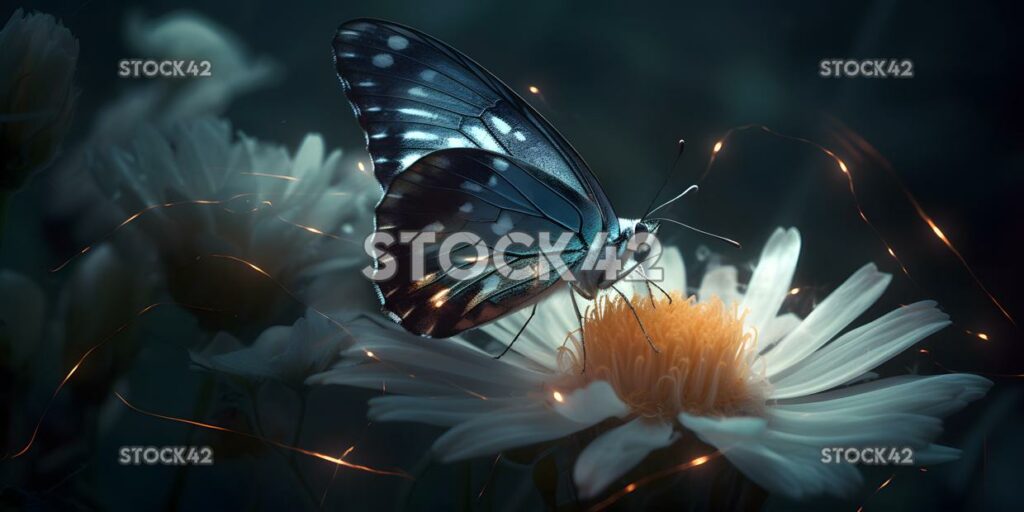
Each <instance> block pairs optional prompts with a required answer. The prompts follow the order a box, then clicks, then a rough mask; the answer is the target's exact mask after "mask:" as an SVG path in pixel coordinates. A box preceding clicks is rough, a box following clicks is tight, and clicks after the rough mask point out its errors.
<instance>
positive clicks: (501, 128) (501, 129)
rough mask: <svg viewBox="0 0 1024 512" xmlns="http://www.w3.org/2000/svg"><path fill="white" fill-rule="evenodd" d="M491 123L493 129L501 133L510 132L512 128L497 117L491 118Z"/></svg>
mask: <svg viewBox="0 0 1024 512" xmlns="http://www.w3.org/2000/svg"><path fill="white" fill-rule="evenodd" d="M491 122H492V123H494V127H495V128H497V129H498V131H499V132H501V133H508V132H510V131H512V126H511V125H509V124H508V123H506V122H505V120H504V119H502V118H500V117H498V116H491Z"/></svg>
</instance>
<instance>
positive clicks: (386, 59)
mask: <svg viewBox="0 0 1024 512" xmlns="http://www.w3.org/2000/svg"><path fill="white" fill-rule="evenodd" d="M394 63H395V58H394V57H392V56H390V55H388V54H386V53H378V54H377V55H374V56H373V65H374V66H377V67H378V68H386V67H390V66H391V65H392V64H394Z"/></svg>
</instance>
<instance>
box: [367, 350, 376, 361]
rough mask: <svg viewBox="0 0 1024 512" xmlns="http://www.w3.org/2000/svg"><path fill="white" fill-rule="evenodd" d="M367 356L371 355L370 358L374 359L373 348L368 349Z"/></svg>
mask: <svg viewBox="0 0 1024 512" xmlns="http://www.w3.org/2000/svg"><path fill="white" fill-rule="evenodd" d="M366 357H369V358H370V359H373V358H374V355H373V351H372V350H367V351H366Z"/></svg>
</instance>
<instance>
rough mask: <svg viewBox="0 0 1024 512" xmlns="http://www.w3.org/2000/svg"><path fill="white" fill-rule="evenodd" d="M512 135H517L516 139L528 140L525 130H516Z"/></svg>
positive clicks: (520, 140)
mask: <svg viewBox="0 0 1024 512" xmlns="http://www.w3.org/2000/svg"><path fill="white" fill-rule="evenodd" d="M512 136H513V137H515V138H516V140H518V141H519V142H526V135H523V132H521V131H518V130H516V132H515V133H513V134H512Z"/></svg>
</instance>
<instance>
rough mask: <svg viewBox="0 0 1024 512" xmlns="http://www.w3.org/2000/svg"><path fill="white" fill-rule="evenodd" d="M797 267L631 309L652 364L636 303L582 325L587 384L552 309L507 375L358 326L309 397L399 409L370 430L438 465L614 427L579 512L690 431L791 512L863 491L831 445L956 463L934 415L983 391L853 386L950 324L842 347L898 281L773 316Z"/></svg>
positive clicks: (473, 358) (856, 278) (671, 272)
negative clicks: (330, 391)
mask: <svg viewBox="0 0 1024 512" xmlns="http://www.w3.org/2000/svg"><path fill="white" fill-rule="evenodd" d="M799 252H800V236H799V234H798V233H797V231H796V230H795V229H790V230H782V229H779V230H778V231H777V232H775V234H774V235H773V236H772V237H771V239H770V240H769V241H768V243H767V245H766V247H765V248H764V250H763V252H762V254H761V258H760V262H759V263H758V265H757V266H756V269H755V270H754V273H753V275H752V277H751V279H750V282H749V285H748V286H747V287H746V290H745V293H744V292H742V291H740V287H739V285H738V282H737V271H736V268H735V267H728V266H723V267H718V268H715V269H712V270H710V271H708V272H707V273H706V274H705V275H704V277H703V281H702V282H701V285H700V288H699V291H698V292H697V294H696V296H695V297H690V298H689V299H684V298H683V296H682V295H680V294H678V293H677V294H674V295H675V298H674V300H672V301H671V302H670V301H669V300H668V299H666V298H664V297H658V298H657V299H656V300H657V303H656V307H655V304H654V300H655V299H654V298H649V297H648V296H637V297H636V298H634V299H633V301H632V304H633V305H634V307H635V308H636V309H637V311H638V314H639V316H640V318H641V319H642V320H643V323H644V325H645V327H646V329H647V331H648V332H650V334H651V336H652V338H653V340H654V343H655V344H656V345H657V346H658V348H659V352H658V353H655V352H654V351H652V350H651V348H650V346H649V345H648V343H647V341H646V339H645V337H644V336H643V334H642V332H641V331H640V329H639V327H638V324H637V321H636V318H634V316H633V314H632V312H631V311H630V309H629V308H628V307H627V306H626V304H625V302H623V301H621V300H617V299H611V300H609V299H603V300H601V302H600V303H599V304H598V307H597V308H596V309H594V310H592V311H591V312H590V313H588V315H587V319H586V322H585V327H584V332H585V333H586V336H585V341H586V351H585V357H586V367H585V370H586V371H583V370H584V367H583V359H582V357H583V354H584V352H583V350H582V348H583V347H582V346H581V345H580V343H579V341H577V339H576V338H575V335H574V330H575V329H576V327H577V326H576V318H575V315H574V314H573V310H572V306H571V304H570V303H569V301H568V299H565V298H562V297H558V296H556V297H552V298H550V299H548V300H547V301H546V302H545V303H544V304H543V305H542V307H540V308H539V309H538V311H537V314H536V317H535V318H534V320H533V322H532V323H531V324H530V326H529V328H528V329H527V330H526V331H525V332H524V334H523V335H522V337H521V338H520V339H519V341H518V342H517V343H516V345H515V348H514V349H513V351H512V352H510V353H508V354H507V355H506V356H505V357H503V358H502V359H500V360H495V359H493V356H492V355H491V354H489V353H487V352H485V351H483V350H480V349H478V348H476V347H475V346H474V345H472V344H470V343H469V342H468V341H466V340H465V339H461V338H453V339H451V340H430V341H424V340H423V339H422V338H419V337H417V336H413V335H409V334H407V333H405V332H404V331H400V330H399V329H396V328H383V327H380V326H377V325H365V324H364V325H361V326H352V327H351V328H350V329H351V330H352V332H353V336H354V338H355V339H356V340H358V341H357V342H355V343H354V345H353V346H352V347H351V348H349V349H347V351H346V359H345V360H343V361H342V362H341V363H340V365H339V367H338V368H337V369H332V370H329V371H327V372H324V373H322V374H320V375H316V376H314V377H311V378H310V380H309V382H310V383H319V384H345V385H352V386H361V387H367V388H375V389H380V388H381V387H384V388H386V389H387V390H388V391H389V392H391V393H396V394H399V395H405V396H384V397H377V398H373V399H371V401H370V410H369V417H370V419H372V420H374V421H415V422H421V423H428V424H433V425H439V426H444V427H450V429H449V430H448V431H447V432H446V433H445V434H444V435H443V436H441V437H440V438H439V439H438V440H437V441H436V442H435V443H434V446H433V449H434V451H435V453H437V454H438V456H440V457H441V458H442V459H443V460H445V461H452V460H459V459H466V458H470V457H477V456H483V455H488V454H493V453H496V452H500V451H503V450H508V449H512V448H516V447H520V446H525V445H530V444H533V443H538V442H543V441H549V440H555V439H560V438H563V437H565V436H568V435H571V434H573V433H575V432H578V431H581V430H584V429H588V428H590V427H594V426H595V425H598V424H599V423H602V422H604V421H605V420H609V419H614V420H617V422H618V426H615V427H614V428H611V429H609V430H606V431H604V432H603V433H601V434H600V435H599V436H598V437H597V438H596V439H595V440H594V441H593V442H591V443H590V444H589V445H588V446H587V447H586V448H585V449H584V450H583V452H582V453H581V454H580V455H579V457H578V459H577V460H576V463H575V468H574V471H573V477H574V480H575V483H576V485H577V487H578V488H579V492H580V494H581V495H582V496H583V497H584V498H593V497H595V496H597V495H599V494H600V493H601V492H602V491H603V490H604V489H606V488H607V487H608V486H609V485H610V484H612V483H613V482H615V481H616V480H617V479H619V478H620V477H621V476H623V475H625V474H626V472H627V471H629V470H630V469H631V468H633V467H634V466H636V465H637V464H639V463H640V462H641V461H642V460H644V458H645V457H646V456H647V455H648V454H649V453H650V452H652V451H654V450H657V449H659V448H663V447H667V446H669V445H670V444H672V443H673V442H675V440H676V439H677V436H678V433H677V432H678V431H681V430H689V431H691V432H693V433H694V434H696V436H697V437H699V438H700V439H701V440H703V441H704V442H706V443H708V444H710V445H712V446H714V447H715V448H717V449H718V450H719V451H720V452H721V453H722V454H723V455H724V456H725V457H726V458H728V459H729V460H730V461H731V462H732V464H734V465H735V466H736V467H737V468H738V469H739V470H740V471H742V472H743V473H744V474H745V475H746V476H747V477H749V478H750V479H751V480H753V481H754V482H756V483H757V484H759V485H761V486H762V487H764V488H766V489H767V490H769V491H771V492H773V493H779V494H782V495H786V496H789V497H793V498H802V497H805V496H810V495H817V494H837V495H843V494H849V493H850V492H852V491H853V490H854V489H856V488H857V486H858V485H859V484H860V482H861V475H860V473H859V471H858V470H857V468H856V466H853V465H848V464H825V463H823V462H822V461H821V450H822V449H823V448H828V447H877V446H893V447H909V448H912V449H913V450H914V451H915V453H914V458H915V463H916V464H921V465H928V464H934V463H939V462H944V461H949V460H952V459H955V458H956V457H957V456H958V453H959V451H958V450H955V449H953V448H949V447H945V446H940V445H936V444H933V443H932V441H933V440H934V439H935V438H936V437H937V436H938V435H939V433H940V432H941V429H942V423H941V420H940V419H939V418H941V417H943V416H946V415H948V414H950V413H952V412H954V411H956V410H959V409H960V408H962V407H963V406H964V405H965V404H967V403H968V402H970V401H972V400H975V399H978V398H979V397H981V396H983V395H984V393H985V392H986V390H987V389H988V387H989V386H990V384H991V383H990V382H989V381H987V380H986V379H984V378H981V377H978V376H974V375H967V374H947V375H939V376H929V377H921V376H903V377H895V378H887V379H881V380H877V381H874V382H871V383H868V384H854V383H855V382H857V381H858V380H860V378H861V377H862V376H864V375H865V373H866V372H869V371H870V370H872V369H874V368H875V367H877V366H878V365H880V364H882V363H884V362H885V361H887V360H889V359H890V358H892V357H893V356H895V355H897V354H899V353H900V352H902V351H903V350H905V349H907V348H908V347H910V346H911V345H913V344H914V343H916V342H918V341H920V340H921V339H923V338H925V337H926V336H928V335H930V334H932V333H934V332H935V331H937V330H939V329H941V328H943V327H944V326H946V325H948V324H949V321H948V320H947V316H946V315H945V314H943V313H942V312H940V311H939V310H938V309H936V307H935V303H933V302H931V301H923V302H918V303H915V304H911V305H908V306H904V307H900V308H898V309H896V310H894V311H892V312H890V313H888V314H886V315H884V316H882V317H880V318H878V319H876V320H874V321H871V322H868V323H867V324H864V325H862V326H860V327H857V328H854V329H851V330H848V331H846V332H845V333H843V334H841V335H840V333H841V332H842V331H843V330H844V329H846V328H847V326H849V325H850V324H851V323H852V322H853V321H854V320H855V319H856V318H858V317H859V316H860V315H861V314H862V313H864V312H865V311H866V310H867V309H868V308H869V307H870V306H871V305H872V304H874V303H875V302H876V300H877V299H878V298H879V297H880V296H881V294H882V293H883V291H884V290H885V289H886V287H887V286H888V284H889V281H890V278H891V276H890V275H888V274H883V273H880V272H878V270H877V269H876V268H875V266H874V265H871V264H869V265H865V266H864V267H862V268H861V269H860V270H858V271H857V272H855V273H854V274H853V275H852V276H851V277H850V278H849V279H848V280H847V281H846V282H845V283H843V284H842V285H841V286H840V287H839V288H837V289H836V290H835V291H833V292H832V293H831V294H830V295H829V296H828V297H827V298H826V299H825V300H823V301H822V302H821V303H820V304H818V306H817V308H815V309H814V310H813V311H812V312H811V313H810V314H808V315H807V317H806V318H802V319H801V318H799V317H798V316H796V315H794V314H792V313H783V314H780V309H781V307H782V305H783V301H784V299H785V297H786V295H787V293H788V292H789V290H790V286H791V280H792V278H793V273H794V270H795V268H796V263H797V258H798V255H799ZM661 265H662V267H664V269H665V272H666V279H665V281H666V282H667V283H671V284H672V285H673V286H674V287H677V289H679V290H686V277H685V271H684V266H683V261H682V257H681V256H680V255H679V252H678V251H676V250H674V249H670V250H668V251H666V254H665V256H664V257H663V258H662V260H661ZM526 316H527V313H526V312H525V311H521V312H519V313H517V314H515V315H511V316H510V317H508V318H505V319H502V320H500V321H498V322H495V323H493V324H490V325H487V326H484V327H483V328H482V330H483V331H484V332H485V333H486V334H488V335H489V336H490V337H491V338H492V340H493V341H494V343H495V344H497V345H504V344H506V343H508V342H509V341H510V340H512V339H513V337H514V336H515V333H516V332H517V331H518V330H519V328H520V327H521V326H522V325H523V323H524V322H525V320H526ZM497 348H498V349H499V350H500V348H501V347H497ZM355 361H363V362H365V364H360V365H358V366H352V363H353V362H355ZM683 462H685V461H683Z"/></svg>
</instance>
